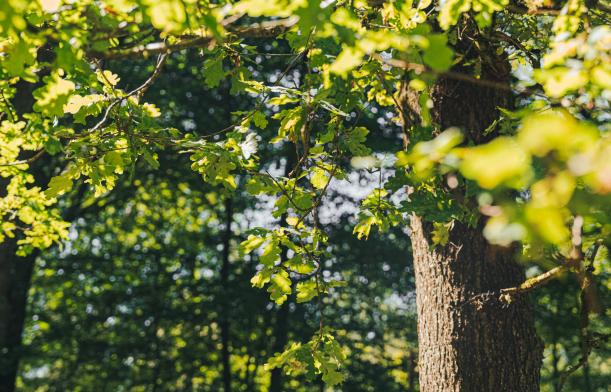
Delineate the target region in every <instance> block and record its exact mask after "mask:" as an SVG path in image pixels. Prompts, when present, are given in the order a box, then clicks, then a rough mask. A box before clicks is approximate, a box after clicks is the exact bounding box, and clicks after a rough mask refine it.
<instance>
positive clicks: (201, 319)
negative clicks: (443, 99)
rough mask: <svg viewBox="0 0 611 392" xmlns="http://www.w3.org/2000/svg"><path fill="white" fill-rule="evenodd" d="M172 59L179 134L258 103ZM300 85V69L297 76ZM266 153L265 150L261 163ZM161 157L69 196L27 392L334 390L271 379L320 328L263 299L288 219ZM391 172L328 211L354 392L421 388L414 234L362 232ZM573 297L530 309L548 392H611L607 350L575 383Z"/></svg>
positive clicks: (557, 290) (40, 262)
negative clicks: (271, 251)
mask: <svg viewBox="0 0 611 392" xmlns="http://www.w3.org/2000/svg"><path fill="white" fill-rule="evenodd" d="M270 49H272V48H266V52H268V53H269V52H272V50H270ZM274 49H275V52H277V54H278V56H266V57H263V56H261V57H260V58H253V59H252V61H253V64H256V66H255V67H254V68H253V69H255V70H256V71H255V72H262V73H265V72H266V64H267V65H269V69H273V70H276V69H280V68H281V66H280V64H282V62H283V61H285V60H286V58H285V57H283V56H282V54H284V51H283V48H274ZM287 53H288V52H287ZM174 56H175V57H174V59H173V60H171V61H170V62H169V63H168V64H167V65H166V69H165V70H164V78H162V79H160V80H159V81H158V83H157V84H155V85H154V87H153V88H151V90H150V91H149V92H147V97H148V99H149V100H150V101H152V102H155V103H156V104H157V105H158V106H159V107H164V108H168V110H166V111H164V114H163V116H164V121H166V122H167V124H168V126H176V125H177V124H178V125H179V126H180V127H182V128H184V129H187V130H189V131H191V132H194V133H197V134H200V135H206V134H212V133H214V132H215V131H218V130H220V129H223V128H225V127H226V126H227V125H229V124H231V123H232V121H234V120H235V117H234V116H232V113H233V112H239V111H241V110H246V109H247V107H248V105H249V102H250V99H247V98H244V99H241V98H240V96H235V95H231V94H230V89H231V86H229V84H227V85H222V86H221V88H215V89H207V88H206V87H205V79H206V72H205V69H204V67H203V66H202V61H201V58H200V57H199V56H198V55H197V53H191V52H190V53H189V54H188V55H186V54H182V55H181V54H176V55H174ZM185 56H188V57H185ZM147 64H150V62H148V61H143V62H142V63H138V62H133V61H130V62H129V63H119V62H117V63H113V64H107V65H106V66H107V67H110V68H111V69H113V68H114V69H116V70H117V71H118V72H117V73H119V74H121V75H124V76H123V79H124V81H126V80H127V81H129V83H132V84H133V86H137V85H139V83H141V82H142V80H144V79H145V78H146V77H147V75H148V74H149V73H150V68H148V67H149V66H147ZM261 64H262V65H261ZM128 75H129V76H128ZM130 76H131V77H130ZM274 76H275V75H274V74H273V73H270V75H268V78H269V79H270V80H273V78H274ZM299 78H300V70H299V68H298V67H297V69H295V70H294V71H293V72H292V74H291V75H289V76H288V77H287V78H286V79H287V83H299ZM373 112H374V111H369V112H368V113H370V115H371V116H372V117H371V118H360V119H359V121H361V122H364V123H366V124H367V125H368V126H370V127H377V128H382V129H383V130H384V131H385V132H383V133H379V134H384V135H386V136H387V137H386V138H382V137H378V138H377V139H371V140H369V141H368V144H369V145H370V146H371V147H372V148H373V149H374V150H375V151H377V152H378V153H380V154H383V153H384V152H385V151H386V150H387V147H388V146H394V145H396V143H397V140H398V132H399V130H398V129H394V128H393V125H392V123H391V122H390V121H388V119H389V118H390V117H391V116H392V115H393V114H392V113H389V112H386V111H385V110H384V109H382V108H379V109H378V110H377V111H375V112H377V114H376V115H374V114H373ZM270 128H271V127H270ZM272 136H273V135H271V134H270V135H269V137H270V138H271V137H272ZM267 145H268V140H264V139H262V140H261V141H260V149H261V151H265V148H266V146H267ZM293 156H294V152H293V151H290V149H289V147H288V146H286V151H285V152H284V154H278V150H277V149H274V150H273V151H272V149H271V148H270V149H269V151H268V152H267V153H265V152H263V153H262V157H263V160H264V162H262V167H266V168H267V169H268V170H270V171H275V172H278V173H282V171H284V170H286V167H287V162H289V163H290V162H291V160H292V159H293V158H292V157H293ZM159 160H160V162H161V165H160V167H161V168H160V169H159V170H156V171H153V170H151V169H150V168H147V167H146V165H142V167H140V166H138V167H137V168H134V170H133V173H132V174H131V175H127V176H125V180H124V182H123V183H121V184H120V185H119V186H118V187H117V188H116V189H115V190H114V191H113V192H112V193H109V194H108V195H105V196H102V197H101V198H96V199H94V198H93V197H92V195H90V194H89V191H88V189H87V188H86V186H84V185H82V186H81V187H80V188H79V189H77V190H75V191H74V192H73V194H72V195H71V197H68V198H65V199H66V201H65V202H64V203H65V204H66V205H65V206H64V209H65V210H66V211H67V214H69V215H70V217H69V218H72V220H73V227H72V229H71V231H72V232H71V238H72V240H71V241H69V242H68V243H66V244H65V245H64V246H63V247H62V248H61V249H60V248H55V249H54V250H50V251H45V252H43V254H42V255H41V256H40V257H39V258H38V259H37V262H36V267H35V272H34V277H33V280H32V283H31V289H30V295H29V297H28V301H29V302H28V315H27V318H26V329H25V333H24V346H23V356H22V362H21V367H20V378H19V381H18V388H19V390H23V391H39V390H40V391H219V390H223V389H225V390H227V388H230V389H231V390H233V391H265V390H269V391H293V390H295V391H301V390H303V391H318V390H324V387H323V384H322V383H316V382H314V383H311V382H306V381H305V380H304V379H302V378H300V377H299V376H296V377H289V376H286V375H283V374H281V373H280V372H279V371H278V370H274V371H268V370H266V369H265V367H264V364H265V362H266V361H267V360H268V359H269V358H270V357H271V356H272V355H273V354H274V353H276V352H279V351H281V350H282V349H283V348H284V346H285V345H286V344H287V343H288V342H300V341H306V340H308V339H309V338H310V337H311V335H312V331H314V330H315V329H316V328H318V325H319V323H320V319H319V314H318V312H317V310H316V304H315V303H312V304H310V303H308V304H297V303H296V298H295V297H294V296H292V297H290V298H289V300H288V301H287V302H286V303H285V304H284V305H283V306H277V305H275V304H273V303H271V302H270V301H269V296H268V293H266V292H265V290H259V289H255V288H252V287H251V283H250V279H251V277H252V276H253V275H254V273H255V271H256V269H255V268H256V265H257V262H256V259H255V258H256V255H255V254H253V255H247V256H244V255H241V254H240V253H239V250H238V245H239V243H240V242H241V241H242V240H244V239H245V238H246V235H247V230H248V228H249V227H252V226H255V225H263V226H265V225H266V223H269V224H271V223H274V222H279V221H281V220H282V219H283V217H273V216H271V208H270V205H269V203H266V201H265V200H254V199H253V197H252V196H249V195H247V194H246V192H245V190H244V184H240V186H239V187H238V190H237V191H236V192H233V193H227V192H226V191H224V190H222V189H220V188H219V187H213V186H210V185H208V184H206V183H205V182H204V181H202V179H201V177H199V176H198V175H197V174H196V173H194V172H193V171H192V170H190V168H189V165H190V163H189V161H188V158H187V157H186V156H182V155H178V154H176V153H173V152H172V151H167V152H164V155H161V156H160V157H159ZM346 167H347V168H349V162H346ZM42 170H44V168H43V169H42ZM385 170H390V169H385ZM387 174H388V173H378V172H367V171H362V170H361V171H356V170H354V171H353V172H352V174H351V175H350V176H349V178H348V179H347V180H345V181H343V182H342V183H341V184H339V185H336V186H335V187H334V188H333V189H332V190H331V194H330V195H329V196H328V197H327V198H326V199H325V203H324V205H322V206H321V207H320V211H319V215H320V217H321V220H323V221H324V224H325V226H326V228H327V229H328V232H329V233H330V236H331V237H332V239H331V241H330V243H331V244H335V245H334V246H335V248H334V249H332V252H331V253H332V254H333V258H331V259H329V260H326V261H325V269H326V271H325V273H328V274H340V275H341V276H342V277H343V278H344V279H345V280H347V281H348V282H349V284H348V285H347V286H346V287H341V288H338V289H336V290H334V291H333V292H331V293H330V295H329V296H328V297H326V298H325V299H324V311H323V314H324V323H326V324H327V325H329V326H332V327H333V328H335V329H336V330H337V331H338V333H337V336H338V338H339V339H340V340H341V343H342V344H344V345H345V346H346V347H347V348H348V350H349V353H348V354H349V355H348V360H347V369H346V370H347V373H348V377H347V379H346V382H345V383H344V384H343V385H341V386H340V390H343V391H389V392H390V391H416V390H418V383H417V362H416V359H417V341H416V334H417V331H416V320H415V301H414V295H415V294H414V283H413V272H412V271H411V261H410V249H409V246H410V245H409V240H408V237H407V235H406V233H405V232H404V231H403V230H402V229H394V230H391V232H389V233H385V234H384V235H383V236H382V235H375V234H374V235H372V236H371V237H370V238H369V240H368V241H358V240H357V239H356V237H355V236H354V235H353V234H352V230H353V225H354V218H355V213H356V211H357V209H358V202H357V201H355V200H357V199H358V197H360V196H354V200H353V199H352V198H351V197H350V195H351V194H354V193H355V192H361V191H359V190H360V189H364V188H367V189H371V188H372V187H373V186H376V185H377V181H378V179H379V177H380V176H385V175H387ZM346 189H348V191H346ZM362 193H363V192H362ZM74 217H78V218H74ZM532 268H537V267H536V266H533V267H532ZM607 278H608V277H607ZM606 282H609V279H606ZM576 286H577V283H576V282H575V281H574V279H573V278H572V277H567V278H564V279H561V280H557V281H554V282H552V283H551V284H549V285H548V286H546V287H545V288H543V289H541V290H539V291H537V292H536V293H535V294H534V296H533V302H534V305H535V307H536V315H537V322H538V331H539V334H540V335H541V337H542V339H543V341H544V342H545V344H546V347H545V357H544V368H543V373H542V390H543V391H558V390H559V385H560V384H561V383H563V382H565V383H566V384H565V389H564V390H567V391H584V392H590V391H605V390H606V388H607V386H608V383H609V381H610V380H609V377H608V376H609V372H610V371H611V369H610V367H611V364H610V363H609V360H608V359H606V358H608V357H609V349H608V348H605V347H599V348H597V350H596V351H595V352H594V353H593V354H592V355H591V356H590V358H589V365H588V366H585V367H583V368H581V369H580V370H578V371H577V372H575V373H573V374H571V375H566V370H567V369H568V368H570V366H571V365H573V364H575V363H577V362H579V360H580V357H581V343H582V342H581V341H580V335H579V331H580V320H581V318H580V317H581V316H580V314H579V311H580V310H579V309H580V307H579V301H578V294H577V293H578V292H579V290H578V289H577V288H576ZM603 292H604V290H603ZM594 322H596V321H594ZM597 327H598V328H599V329H600V330H603V329H604V327H603V326H602V325H600V326H597Z"/></svg>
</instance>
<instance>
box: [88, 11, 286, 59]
mask: <svg viewBox="0 0 611 392" xmlns="http://www.w3.org/2000/svg"><path fill="white" fill-rule="evenodd" d="M226 20H227V19H226ZM232 21H233V20H232ZM297 21H298V18H295V17H290V18H285V19H279V20H274V21H267V22H261V23H255V24H252V25H249V26H245V27H237V26H235V27H234V26H232V25H231V24H230V23H228V24H227V25H226V26H225V28H226V29H227V31H228V32H229V33H230V34H233V35H235V36H237V37H238V38H269V37H277V36H278V35H280V34H283V33H285V32H286V31H288V30H289V29H290V28H291V27H293V26H294V25H295V24H296V23H297ZM221 24H223V25H225V24H226V23H224V22H221ZM215 41H216V39H215V38H214V37H212V36H207V37H194V38H184V39H182V40H180V41H178V42H176V43H173V44H169V43H167V42H165V41H164V42H153V43H149V44H146V45H138V46H134V47H131V48H127V49H121V50H113V51H109V52H96V51H93V52H89V55H90V56H91V57H97V58H104V59H126V58H130V57H148V56H152V55H155V54H161V53H172V52H177V51H180V50H183V49H189V48H206V47H209V46H210V45H212V44H213V43H214V42H215Z"/></svg>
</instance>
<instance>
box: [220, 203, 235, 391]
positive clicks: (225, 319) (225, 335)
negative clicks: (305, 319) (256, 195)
mask: <svg viewBox="0 0 611 392" xmlns="http://www.w3.org/2000/svg"><path fill="white" fill-rule="evenodd" d="M232 220H233V201H232V200H231V198H230V197H227V198H226V199H225V233H224V235H223V260H222V265H221V287H222V289H223V290H227V289H228V288H229V268H230V265H229V251H230V249H229V246H230V243H231V235H232V233H231V222H232ZM230 301H231V295H229V294H228V293H226V294H225V295H224V298H223V300H222V303H223V309H221V312H222V314H221V322H220V327H221V363H222V365H223V390H224V391H225V392H231V363H230V355H231V354H230V353H229V328H230V325H229V312H230V311H231V310H230V306H231V305H230Z"/></svg>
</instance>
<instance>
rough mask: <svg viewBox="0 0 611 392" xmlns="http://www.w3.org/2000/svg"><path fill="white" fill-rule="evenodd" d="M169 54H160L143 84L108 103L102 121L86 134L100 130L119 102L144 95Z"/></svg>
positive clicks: (157, 75)
mask: <svg viewBox="0 0 611 392" xmlns="http://www.w3.org/2000/svg"><path fill="white" fill-rule="evenodd" d="M167 56H168V54H167V53H163V54H161V55H159V57H158V58H157V63H156V64H155V69H154V70H153V73H152V74H151V76H149V78H148V79H147V80H146V81H144V83H143V84H142V85H140V86H139V87H136V88H135V89H134V90H132V91H130V92H129V93H127V95H125V96H122V97H118V98H116V99H115V100H113V101H112V102H111V103H110V105H108V107H107V108H106V111H105V112H104V115H103V116H102V118H101V119H100V121H98V123H97V124H96V125H95V126H94V127H93V128H91V129H90V130H89V131H88V132H87V133H86V135H90V134H92V133H94V132H96V131H97V130H99V129H100V128H102V127H103V126H104V124H106V121H108V117H109V115H110V112H111V110H112V109H113V108H114V107H115V106H117V105H118V104H119V103H121V102H123V101H124V100H126V99H127V98H129V97H131V96H134V95H136V96H137V97H138V98H140V97H142V95H143V94H144V92H145V91H146V90H147V89H148V88H149V87H150V86H151V85H152V84H153V82H154V81H155V79H157V77H159V74H160V73H161V68H162V67H163V64H164V63H165V61H166V59H167ZM86 135H79V137H83V136H86Z"/></svg>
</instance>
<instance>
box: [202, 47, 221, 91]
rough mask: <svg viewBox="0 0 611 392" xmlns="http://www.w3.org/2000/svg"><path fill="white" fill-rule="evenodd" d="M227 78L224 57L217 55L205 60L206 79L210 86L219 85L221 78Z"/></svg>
mask: <svg viewBox="0 0 611 392" xmlns="http://www.w3.org/2000/svg"><path fill="white" fill-rule="evenodd" d="M224 78H225V72H224V71H223V57H222V56H218V55H217V56H215V57H214V58H211V59H208V60H206V61H204V81H205V82H206V85H207V86H208V87H210V88H214V87H218V85H219V84H220V83H221V80H223V79H224Z"/></svg>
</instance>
